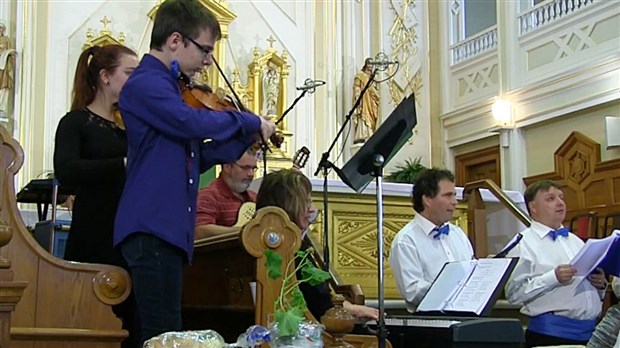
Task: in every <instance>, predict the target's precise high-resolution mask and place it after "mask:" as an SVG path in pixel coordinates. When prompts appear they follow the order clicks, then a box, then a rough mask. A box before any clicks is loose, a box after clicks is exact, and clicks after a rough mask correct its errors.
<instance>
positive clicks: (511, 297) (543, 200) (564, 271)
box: [505, 180, 607, 347]
mask: <svg viewBox="0 0 620 348" xmlns="http://www.w3.org/2000/svg"><path fill="white" fill-rule="evenodd" d="M524 198H525V204H526V206H527V208H528V210H529V212H530V215H531V217H532V220H533V222H532V225H531V226H530V227H529V228H527V229H525V230H524V231H522V232H521V234H522V235H523V238H522V239H521V242H520V243H519V244H518V245H517V246H516V247H515V248H514V249H513V250H512V251H511V252H510V253H509V254H508V256H509V257H519V261H518V263H517V266H516V267H515V270H514V271H513V273H512V275H511V276H510V279H509V280H508V282H507V284H506V287H505V290H506V297H507V298H508V301H510V302H511V303H513V304H522V305H523V307H522V308H521V313H523V314H525V315H527V316H529V317H530V320H529V322H528V328H527V331H526V333H525V341H526V345H527V347H538V346H552V345H562V344H564V345H568V344H573V345H585V344H586V343H587V341H588V340H589V339H590V337H591V336H592V332H593V331H594V327H595V325H596V320H597V318H598V316H599V315H600V313H601V308H602V302H601V301H602V299H603V296H604V291H605V288H606V287H607V281H606V280H605V275H604V273H603V271H602V270H601V269H597V270H596V271H595V272H594V273H593V274H591V275H589V276H588V277H587V278H585V279H584V277H577V276H575V273H576V271H575V269H574V268H573V267H572V266H571V265H570V264H569V263H570V261H571V260H572V259H573V257H574V256H575V255H576V254H577V252H578V251H579V249H581V247H582V246H583V244H584V243H583V241H582V240H581V239H579V237H577V236H576V235H574V234H572V233H570V232H569V231H568V229H567V228H565V227H563V226H562V222H563V221H564V218H565V217H566V204H565V203H564V195H563V193H562V190H561V189H560V186H559V185H558V184H556V183H554V182H553V181H549V180H542V181H538V182H536V183H534V184H532V185H530V186H529V187H528V188H527V189H526V190H525V194H524Z"/></svg>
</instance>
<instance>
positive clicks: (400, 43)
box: [388, 0, 423, 106]
mask: <svg viewBox="0 0 620 348" xmlns="http://www.w3.org/2000/svg"><path fill="white" fill-rule="evenodd" d="M390 3H391V6H392V9H393V10H394V12H395V13H396V16H395V18H394V22H393V23H392V27H391V28H390V31H389V36H390V38H391V41H392V53H391V54H390V57H391V59H392V60H397V61H398V62H400V67H399V69H400V71H399V72H398V74H397V75H396V76H395V77H394V78H393V79H390V80H389V82H388V85H389V88H390V102H391V103H392V104H394V105H398V104H399V103H400V102H401V101H402V100H403V98H405V97H406V96H408V95H410V94H411V93H415V96H416V98H415V100H416V104H418V106H420V98H419V93H420V90H421V89H422V86H423V81H422V75H421V71H420V68H419V65H417V64H414V63H413V62H411V60H413V59H415V56H416V53H417V51H418V47H417V41H418V35H417V32H416V30H415V26H414V24H415V19H414V18H413V9H414V7H415V0H391V1H390ZM416 67H417V68H416ZM395 68H396V67H394V66H391V67H390V69H389V70H388V71H389V73H390V74H392V73H394V72H395V71H394V69H395Z"/></svg>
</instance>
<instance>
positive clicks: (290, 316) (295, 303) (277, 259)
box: [265, 248, 331, 347]
mask: <svg viewBox="0 0 620 348" xmlns="http://www.w3.org/2000/svg"><path fill="white" fill-rule="evenodd" d="M312 251H313V249H312V248H308V249H306V250H304V251H298V252H297V253H296V255H295V258H294V259H293V260H291V261H290V262H289V264H287V265H286V268H285V271H284V274H282V271H281V269H282V255H280V254H279V253H277V252H275V251H273V250H270V249H267V250H265V257H266V263H265V266H266V268H267V276H268V277H269V278H270V279H273V280H276V279H279V278H282V288H281V289H280V295H279V296H278V299H277V300H276V302H275V303H274V322H273V325H272V331H273V333H274V334H273V335H272V342H273V343H272V346H273V344H275V346H295V347H298V346H299V343H295V342H293V341H294V340H295V337H296V336H300V335H304V333H303V332H300V328H301V327H303V328H304V330H302V331H304V332H305V334H308V332H310V333H311V334H312V335H313V336H317V335H318V337H304V339H305V340H306V341H310V342H311V341H313V339H318V340H320V339H321V333H322V329H321V328H320V324H311V323H305V322H304V312H305V311H306V310H307V309H308V307H307V305H306V301H305V300H304V295H303V294H302V292H301V290H299V287H298V284H300V283H308V284H310V285H312V286H316V285H319V284H322V283H324V282H325V281H327V280H329V279H330V278H331V276H330V274H329V273H328V272H325V271H323V270H321V269H319V268H317V267H316V266H315V265H314V264H313V263H312V262H311V261H310V259H309V255H310V254H311V253H312ZM298 272H299V273H298ZM296 274H301V277H300V278H301V279H295V278H296V277H295V276H296ZM313 327H315V328H316V329H312V328H313Z"/></svg>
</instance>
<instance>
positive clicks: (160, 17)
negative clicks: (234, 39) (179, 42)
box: [150, 0, 222, 50]
mask: <svg viewBox="0 0 620 348" xmlns="http://www.w3.org/2000/svg"><path fill="white" fill-rule="evenodd" d="M207 29H208V30H210V31H211V35H213V38H214V39H215V40H216V41H217V40H219V39H221V38H222V30H221V29H220V23H219V22H218V21H217V19H216V18H215V16H214V15H213V13H211V11H209V10H208V9H207V8H205V7H204V6H203V5H202V4H201V3H200V2H198V1H197V0H166V1H164V2H163V3H162V4H161V5H159V8H158V9H157V14H156V15H155V20H154V22H153V32H152V33H151V46H150V47H151V49H156V50H160V49H161V47H162V46H163V45H164V43H165V42H166V40H167V39H168V37H170V35H172V33H174V32H178V33H180V34H181V35H187V36H189V38H190V39H196V38H197V37H198V36H199V35H200V31H201V30H207Z"/></svg>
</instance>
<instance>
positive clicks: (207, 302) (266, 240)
mask: <svg viewBox="0 0 620 348" xmlns="http://www.w3.org/2000/svg"><path fill="white" fill-rule="evenodd" d="M300 245H301V238H300V233H299V229H298V228H297V226H295V225H294V224H293V223H292V222H291V221H290V220H289V218H288V216H287V215H286V213H285V212H284V210H282V209H280V208H277V207H267V208H263V209H261V210H259V211H258V212H257V214H256V217H255V218H254V219H252V220H251V221H250V222H249V223H248V224H247V225H245V227H244V228H243V230H242V232H241V234H238V233H232V234H226V235H220V236H217V237H212V238H205V239H203V240H199V241H196V244H195V249H194V261H193V263H192V265H191V266H189V267H186V270H185V276H184V285H183V287H184V289H183V321H184V329H214V330H216V331H217V332H219V333H220V334H222V336H223V337H224V338H225V340H226V341H227V342H234V341H236V338H237V336H238V335H239V334H241V333H243V332H244V331H245V330H246V329H247V328H248V327H249V326H250V325H253V324H259V325H262V326H265V327H267V326H268V324H269V321H270V319H271V317H272V315H273V304H274V302H275V300H276V298H277V297H278V295H279V293H280V288H281V286H282V282H281V280H280V281H273V280H270V279H268V277H267V271H266V268H265V258H264V251H265V250H266V249H272V250H274V251H277V252H279V253H280V254H281V255H282V258H283V261H282V265H283V268H284V267H285V265H286V264H287V263H288V262H289V261H290V260H292V258H293V257H294V256H295V252H296V251H297V250H298V249H299V247H300ZM283 272H284V270H283ZM253 281H255V282H256V305H254V303H253V301H252V294H251V290H250V285H249V283H250V282H253ZM341 288H342V289H344V290H345V295H346V293H350V294H358V296H359V295H360V294H359V292H358V291H357V290H358V289H359V287H352V288H349V287H344V286H343V287H341ZM361 296H362V298H363V295H361ZM306 317H307V318H308V319H311V320H315V318H313V317H312V314H310V312H306ZM324 340H325V342H326V343H327V342H331V337H330V336H329V334H324ZM345 340H346V341H347V342H349V343H351V344H353V345H355V346H356V347H370V346H371V345H372V343H373V342H375V341H376V338H375V337H374V336H370V335H348V336H346V337H345ZM388 347H390V345H389V344H388Z"/></svg>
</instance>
